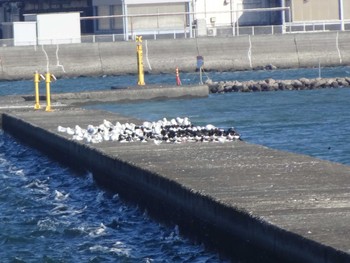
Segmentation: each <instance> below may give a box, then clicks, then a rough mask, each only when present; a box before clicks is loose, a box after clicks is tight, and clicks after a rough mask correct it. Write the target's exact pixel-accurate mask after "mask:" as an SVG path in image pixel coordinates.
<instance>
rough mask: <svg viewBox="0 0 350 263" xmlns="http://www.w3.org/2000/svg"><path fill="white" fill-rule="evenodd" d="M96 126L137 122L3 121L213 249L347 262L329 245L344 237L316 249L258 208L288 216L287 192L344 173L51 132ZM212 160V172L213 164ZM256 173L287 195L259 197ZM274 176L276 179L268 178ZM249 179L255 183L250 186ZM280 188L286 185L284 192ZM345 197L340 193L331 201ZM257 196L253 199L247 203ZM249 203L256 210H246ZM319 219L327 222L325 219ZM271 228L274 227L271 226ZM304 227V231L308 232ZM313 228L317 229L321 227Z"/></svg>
mask: <svg viewBox="0 0 350 263" xmlns="http://www.w3.org/2000/svg"><path fill="white" fill-rule="evenodd" d="M102 118H107V119H110V120H119V121H133V122H135V121H137V120H130V119H128V118H126V117H122V116H119V115H114V114H110V113H108V114H107V113H103V112H97V111H82V110H78V109H76V110H73V111H57V112H52V113H50V114H49V115H48V114H47V113H44V112H38V113H36V114H34V113H30V112H27V113H16V114H4V116H3V129H4V130H5V131H6V132H8V133H10V134H11V135H12V136H14V137H15V138H18V139H20V140H22V141H24V142H26V143H30V144H31V145H33V146H35V147H37V148H39V149H40V150H42V151H44V152H46V153H47V154H49V155H50V156H52V157H54V158H56V159H59V160H61V161H64V162H66V163H69V164H70V165H72V166H78V167H80V168H83V169H87V170H90V171H92V172H93V174H94V178H95V179H96V180H97V181H98V182H99V183H100V184H102V185H103V186H106V187H109V188H112V189H114V190H117V191H120V190H121V191H124V192H129V191H130V192H131V193H132V194H131V195H133V196H134V198H136V199H138V200H142V199H143V200H146V201H145V202H146V203H147V204H148V205H149V206H150V208H152V207H154V208H156V209H158V210H162V207H163V208H164V207H171V208H175V209H176V211H177V212H179V213H180V215H181V216H182V215H184V216H185V218H186V219H191V220H193V222H192V223H193V224H194V225H195V224H197V223H198V224H203V222H204V224H205V225H206V226H208V227H209V228H210V229H211V231H209V232H210V233H213V232H216V237H217V240H216V241H217V242H218V244H223V243H224V244H225V247H226V250H227V251H226V252H228V253H229V252H230V251H231V252H232V251H234V250H235V249H236V247H235V244H237V243H230V241H232V242H233V241H234V240H235V241H237V239H239V240H240V242H242V243H245V244H249V245H250V246H252V247H256V248H259V249H263V251H266V252H267V254H268V255H269V256H273V258H274V259H275V260H276V262H281V261H283V262H288V261H289V262H315V263H316V262H317V263H326V262H327V263H330V262H337V263H345V262H349V260H350V254H349V253H347V252H345V251H344V250H343V248H341V247H346V246H347V245H346V244H343V243H341V244H339V248H337V247H336V245H335V244H336V242H344V241H341V240H335V239H344V236H342V237H341V236H337V237H334V236H332V237H331V236H330V237H328V238H327V239H322V238H321V239H320V240H323V241H322V242H320V241H319V242H317V241H316V240H318V239H319V238H320V237H318V236H309V237H306V236H305V234H302V233H304V230H301V229H299V228H300V227H302V224H301V223H302V222H299V221H295V220H292V221H290V220H287V222H286V224H285V223H282V222H283V220H286V216H287V215H288V214H283V216H282V218H283V220H282V221H279V219H277V218H278V217H279V213H281V210H277V211H276V212H277V213H276V212H273V211H274V209H275V208H276V204H274V205H273V207H270V208H269V209H271V210H270V211H271V213H272V217H271V216H268V215H267V214H266V213H264V210H266V209H267V208H266V207H265V201H264V198H266V195H270V194H272V196H274V195H278V196H279V198H277V199H271V200H270V201H273V202H277V201H280V202H281V205H282V206H284V207H283V208H282V207H281V209H287V206H288V203H287V202H286V201H285V200H289V196H290V195H292V196H293V195H294V194H295V192H294V191H296V192H298V191H301V190H299V189H298V188H297V189H294V188H293V187H292V185H299V184H300V185H303V187H306V185H305V183H306V182H305V180H307V183H308V184H315V186H314V187H317V185H318V184H319V183H317V181H319V180H321V182H320V183H321V184H322V185H325V184H327V183H326V181H327V177H325V176H321V177H320V176H316V175H317V174H318V175H323V174H324V173H326V174H333V175H335V174H336V175H338V176H337V178H338V181H335V180H334V178H333V179H332V178H330V180H332V185H339V187H342V180H346V179H348V178H349V175H350V173H349V172H350V168H349V167H345V166H342V165H338V164H332V163H329V162H324V161H320V160H315V159H313V158H310V157H306V156H298V155H293V154H288V153H284V152H279V151H273V150H269V149H266V148H264V147H261V146H256V145H250V144H246V143H244V142H237V143H233V144H210V145H205V144H190V145H189V144H183V145H182V144H180V145H166V144H165V145H160V146H155V145H152V144H146V145H143V144H142V145H141V144H137V143H136V144H128V145H124V144H118V145H108V144H99V145H86V144H83V143H80V142H76V141H72V140H71V139H69V137H67V136H63V135H61V134H58V133H57V132H56V129H57V125H59V124H60V125H62V124H63V123H65V124H66V125H71V126H73V123H78V122H79V124H80V125H86V122H87V121H91V122H97V121H98V120H101V119H102ZM190 156H192V157H193V156H196V159H195V160H194V159H191V158H190ZM215 156H221V159H216V158H217V157H215ZM213 158H214V159H215V161H217V162H218V164H215V163H213V162H212V159H213ZM229 160H231V161H229ZM260 162H261V164H260V165H259V163H260ZM263 163H264V165H262V164H263ZM284 163H286V164H288V165H287V166H288V167H291V169H294V170H295V171H296V172H294V173H293V176H292V178H289V177H288V174H290V173H289V172H288V171H286V170H285V168H283V167H284ZM267 164H268V165H267ZM257 165H258V167H259V168H258V169H257V168H256V167H257ZM265 165H266V166H265ZM240 167H241V168H240ZM256 169H257V170H256ZM288 169H289V168H288ZM303 170H305V173H304V172H303ZM219 171H220V172H219ZM320 171H322V173H321V174H320ZM255 173H260V174H261V175H262V177H265V176H266V177H267V178H266V179H265V180H268V181H269V183H271V182H273V183H274V184H277V185H279V184H280V186H279V187H287V186H288V187H290V188H291V189H290V190H287V189H285V190H284V191H286V192H285V193H284V194H283V195H280V193H281V192H280V191H282V188H281V189H280V191H273V190H270V192H271V193H269V192H265V191H263V192H262V193H259V191H261V190H263V189H265V187H264V184H265V183H266V182H265V181H259V180H258V179H255V178H256V177H254V176H253V175H254V174H255ZM273 173H276V174H279V173H282V174H281V175H280V176H278V177H275V178H274V176H272V174H273ZM252 176H253V178H254V179H253V180H252V181H250V179H249V178H251V177H252ZM271 176H272V177H271ZM229 177H231V178H229ZM340 178H341V179H342V180H340ZM271 180H273V181H271ZM209 182H210V183H209ZM208 183H209V184H208ZM286 183H287V184H288V185H285V184H286ZM260 187H262V188H260ZM123 189H124V190H123ZM126 189H127V190H126ZM222 189H223V190H222ZM259 189H260V190H259ZM293 189H294V190H293ZM311 189H314V188H310V189H308V190H307V191H308V192H309V191H312V190H311ZM343 190H344V189H341V188H340V189H339V190H337V191H336V193H338V192H341V191H343ZM255 191H256V192H257V193H258V195H254V196H252V197H251V194H252V193H254V192H255ZM317 191H320V189H317ZM327 191H329V189H328V190H327ZM299 194H300V192H299ZM286 195H287V196H286ZM232 196H235V197H232ZM276 197H277V196H274V197H273V198H276ZM232 198H233V199H232ZM250 198H252V202H256V204H252V203H250V202H248V203H246V200H248V199H250ZM306 198H307V197H306ZM337 198H339V196H338V197H337ZM253 200H254V201H253ZM154 201H155V202H154ZM306 201H307V200H306ZM244 204H245V205H244ZM306 204H307V202H305V203H303V206H302V207H303V209H310V208H306V207H304V206H306ZM277 206H278V205H277ZM264 207H265V208H264ZM312 207H313V206H312ZM298 209H300V208H298V207H296V208H295V211H294V212H293V211H292V212H293V214H294V213H296V214H298V213H300V210H298ZM163 211H164V210H163ZM259 211H260V212H259ZM287 211H288V209H287ZM342 211H343V217H344V218H343V220H342V222H343V224H345V225H347V222H348V221H347V219H348V218H349V216H350V213H346V211H344V210H342ZM165 212H166V213H167V212H171V211H169V210H166V211H165ZM310 212H311V211H310ZM310 215H311V214H310ZM181 216H180V217H181ZM315 216H316V217H317V215H315ZM323 216H325V217H327V216H328V215H327V214H326V213H323ZM330 216H332V214H330ZM313 219H314V217H312V220H313ZM276 220H277V221H276ZM299 220H300V219H299ZM269 221H270V223H269ZM273 221H275V223H272V222H273ZM305 224H307V223H305ZM283 225H284V227H283ZM288 225H289V226H288ZM293 225H295V226H293ZM340 226H344V225H341V224H339V225H338V226H337V227H340ZM308 227H310V226H306V228H308ZM316 227H318V228H321V229H323V227H324V226H322V225H319V226H316ZM293 229H295V230H294V231H293ZM297 229H299V230H297ZM310 229H311V228H310ZM315 230H316V229H315ZM312 231H314V229H312ZM316 232H317V231H316ZM342 235H343V233H342ZM313 239H315V240H313ZM326 240H330V241H334V242H335V243H333V245H334V246H335V247H331V246H330V245H329V244H327V242H326ZM220 241H221V243H220ZM323 242H324V243H323ZM269 262H270V261H269Z"/></svg>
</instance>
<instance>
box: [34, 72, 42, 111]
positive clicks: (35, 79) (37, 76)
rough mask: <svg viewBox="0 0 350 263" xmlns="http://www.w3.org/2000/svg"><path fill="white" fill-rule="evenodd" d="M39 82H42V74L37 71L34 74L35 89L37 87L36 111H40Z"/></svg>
mask: <svg viewBox="0 0 350 263" xmlns="http://www.w3.org/2000/svg"><path fill="white" fill-rule="evenodd" d="M39 82H40V74H39V73H38V71H35V73H34V87H35V105H34V109H35V110H38V109H40V108H41V107H40V104H39Z"/></svg>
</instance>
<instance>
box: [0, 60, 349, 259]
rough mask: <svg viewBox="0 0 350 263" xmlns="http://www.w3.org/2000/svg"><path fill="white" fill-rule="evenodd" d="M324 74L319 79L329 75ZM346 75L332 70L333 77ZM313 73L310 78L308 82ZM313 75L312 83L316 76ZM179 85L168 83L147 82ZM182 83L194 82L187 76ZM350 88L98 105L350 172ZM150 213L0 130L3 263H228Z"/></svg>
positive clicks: (91, 83) (4, 85)
mask: <svg viewBox="0 0 350 263" xmlns="http://www.w3.org/2000/svg"><path fill="white" fill-rule="evenodd" d="M325 71H326V69H324V71H323V73H324V74H326V72H325ZM348 71H349V68H347V67H343V68H329V69H327V74H329V75H328V76H327V77H335V76H346V75H349V74H348ZM308 74H309V75H308ZM311 75H315V76H311ZM317 75H318V70H317V69H308V70H285V71H282V70H281V71H258V72H240V73H209V76H210V77H211V78H213V79H214V80H232V79H239V80H245V79H264V78H268V77H273V78H276V79H283V78H284V79H291V78H296V76H297V77H298V78H299V77H317ZM146 81H147V82H148V83H160V82H165V83H173V81H174V79H173V76H172V75H167V74H164V75H158V76H151V75H147V76H146ZM182 81H183V82H184V83H186V82H187V83H196V82H198V75H195V74H184V76H182ZM134 82H135V77H134V76H122V77H104V78H76V79H72V80H67V79H65V80H59V81H57V82H56V83H55V84H54V86H53V89H56V90H57V92H63V91H78V90H79V91H80V90H95V89H108V88H110V86H118V85H126V84H128V85H130V84H133V83H134ZM31 85H32V83H31V82H30V81H16V82H0V94H2V95H4V94H23V93H26V94H28V93H30V92H28V90H31V88H32V87H31ZM349 103H350V89H345V88H340V89H322V90H310V91H278V92H267V93H244V94H243V93H231V94H224V95H222V94H215V95H210V96H209V98H203V99H195V100H170V101H152V102H142V103H134V104H119V105H118V104H107V105H106V104H105V105H98V106H92V107H93V108H102V109H105V110H110V111H117V112H120V113H123V114H126V115H132V116H135V117H138V118H141V119H147V120H157V119H160V118H163V117H167V118H172V117H176V116H189V117H190V118H191V121H192V122H193V123H196V124H198V125H204V124H207V123H212V124H214V125H215V126H219V127H230V126H234V127H235V128H236V130H238V131H239V132H240V133H241V134H242V137H243V139H244V140H246V141H249V142H253V143H258V144H264V145H267V146H269V147H273V148H277V149H282V150H287V151H293V152H298V153H302V154H308V155H312V156H315V157H318V158H322V159H327V160H331V161H336V162H341V163H344V164H347V165H349V164H350V147H349V145H350V116H349V114H348V111H349V108H350V107H349V105H350V104H349ZM178 232H179V231H178V229H177V227H176V226H165V225H162V224H160V223H158V222H155V221H154V220H152V219H150V217H149V216H148V215H147V212H145V211H143V210H141V209H139V208H138V207H135V206H134V205H131V204H128V203H125V202H124V201H123V200H121V199H120V198H119V197H118V195H113V194H111V193H108V192H105V191H103V190H101V189H99V188H98V187H97V186H96V185H95V183H94V182H93V180H92V176H91V175H90V174H77V173H76V172H73V171H72V170H70V169H68V168H66V167H62V166H61V165H59V164H57V163H56V162H54V161H52V160H50V159H48V158H47V157H45V156H43V155H41V154H40V153H39V152H37V151H35V150H33V149H31V148H28V147H26V146H23V145H21V144H19V143H17V142H16V141H14V140H13V139H12V138H11V137H10V136H8V135H7V134H4V133H2V132H0V259H1V260H0V261H1V262H222V261H223V260H222V259H220V257H219V256H218V255H217V254H215V253H214V252H212V251H208V250H206V249H205V248H204V247H203V246H202V245H201V244H193V243H192V242H191V241H190V240H188V239H186V238H185V237H183V236H181V235H180V234H179V233H178Z"/></svg>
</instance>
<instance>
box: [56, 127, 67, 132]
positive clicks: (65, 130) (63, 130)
mask: <svg viewBox="0 0 350 263" xmlns="http://www.w3.org/2000/svg"><path fill="white" fill-rule="evenodd" d="M57 131H59V132H67V128H65V127H62V126H58V127H57Z"/></svg>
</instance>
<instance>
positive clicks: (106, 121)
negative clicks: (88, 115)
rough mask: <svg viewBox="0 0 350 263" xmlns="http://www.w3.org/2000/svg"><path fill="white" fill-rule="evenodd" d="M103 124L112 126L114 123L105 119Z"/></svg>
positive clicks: (108, 126)
mask: <svg viewBox="0 0 350 263" xmlns="http://www.w3.org/2000/svg"><path fill="white" fill-rule="evenodd" d="M103 125H104V126H105V127H106V128H108V129H109V128H112V127H113V126H114V125H113V123H111V122H110V121H108V120H103Z"/></svg>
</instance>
